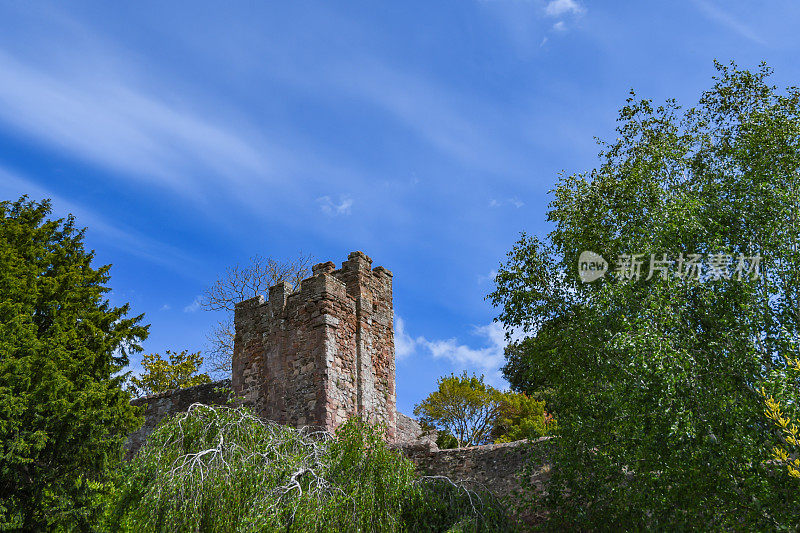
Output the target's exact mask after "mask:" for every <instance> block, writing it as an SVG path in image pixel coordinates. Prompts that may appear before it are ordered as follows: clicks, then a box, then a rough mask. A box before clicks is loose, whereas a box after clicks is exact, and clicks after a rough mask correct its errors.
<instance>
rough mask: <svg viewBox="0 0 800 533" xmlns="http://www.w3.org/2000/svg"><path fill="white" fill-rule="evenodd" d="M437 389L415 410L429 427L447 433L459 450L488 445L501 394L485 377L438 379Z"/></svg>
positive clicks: (464, 374) (448, 377)
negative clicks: (466, 447) (462, 447)
mask: <svg viewBox="0 0 800 533" xmlns="http://www.w3.org/2000/svg"><path fill="white" fill-rule="evenodd" d="M437 384H438V388H437V389H436V390H435V391H433V392H432V393H431V394H430V395H428V397H427V398H425V400H423V401H422V402H421V403H420V404H419V405H417V406H416V407H414V414H415V415H416V416H419V417H420V422H421V423H422V424H423V425H424V426H426V427H434V428H437V429H438V430H442V431H446V432H447V433H449V434H450V435H452V436H453V437H455V439H456V441H457V443H458V446H459V447H461V446H475V445H478V444H484V443H486V442H488V440H489V437H490V436H491V431H492V425H493V423H494V419H495V416H496V415H497V411H498V409H499V408H500V402H499V398H498V391H497V390H496V389H495V388H494V387H492V386H491V385H487V384H486V383H484V382H483V376H481V377H477V376H475V375H474V374H473V375H472V376H470V375H467V372H466V371H465V372H464V373H463V374H462V375H460V376H456V375H455V374H451V375H449V376H444V377H441V378H439V380H438V381H437Z"/></svg>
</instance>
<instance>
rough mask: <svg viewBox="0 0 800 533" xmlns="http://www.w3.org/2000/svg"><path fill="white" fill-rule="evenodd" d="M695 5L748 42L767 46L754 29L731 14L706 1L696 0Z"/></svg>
mask: <svg viewBox="0 0 800 533" xmlns="http://www.w3.org/2000/svg"><path fill="white" fill-rule="evenodd" d="M695 5H697V7H699V8H700V10H701V11H702V12H703V13H705V15H706V16H707V17H708V18H710V19H711V20H714V21H716V22H718V23H720V24H722V25H723V26H725V27H727V28H728V29H730V30H732V31H733V32H734V33H737V34H739V35H740V36H742V37H744V38H745V39H747V40H748V41H751V42H754V43H756V44H761V45H763V44H766V43H765V42H764V40H763V39H762V38H761V37H760V36H759V35H758V34H756V32H755V31H753V29H752V28H750V27H749V26H747V25H746V24H744V23H742V22H741V21H739V20H737V19H736V18H734V17H733V16H732V15H731V14H730V13H728V12H727V11H724V10H722V9H720V8H719V7H717V6H715V5H714V4H712V3H711V2H706V1H705V0H695Z"/></svg>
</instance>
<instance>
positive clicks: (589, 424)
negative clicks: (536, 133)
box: [490, 64, 800, 530]
mask: <svg viewBox="0 0 800 533" xmlns="http://www.w3.org/2000/svg"><path fill="white" fill-rule="evenodd" d="M716 66H717V68H718V72H719V73H718V75H717V77H715V82H714V85H713V87H712V88H711V89H710V90H709V91H707V92H705V93H704V94H703V95H702V98H701V99H700V102H699V104H698V106H696V107H695V108H692V109H688V110H685V111H683V110H681V109H680V108H679V107H678V106H677V104H676V103H675V102H674V101H668V102H666V103H665V104H664V105H662V106H654V105H653V104H652V102H651V101H649V100H643V99H638V98H636V96H635V95H633V94H632V95H631V97H630V98H629V99H628V101H627V103H626V105H625V106H624V107H623V108H622V110H621V111H620V117H619V122H620V124H619V127H618V129H617V131H618V137H617V139H616V140H615V141H614V142H612V143H610V144H604V145H603V148H602V151H601V153H600V165H599V166H598V168H596V169H595V170H593V171H591V172H590V173H585V174H578V175H571V176H564V177H562V178H561V179H560V180H559V183H558V185H557V187H556V189H555V190H554V191H553V193H554V196H553V201H552V203H551V204H550V210H549V212H548V215H547V219H548V221H550V222H551V223H552V224H553V230H552V231H551V233H550V234H549V235H548V237H547V238H546V239H544V240H541V239H538V238H536V237H531V236H528V235H525V234H523V235H522V237H521V239H520V240H519V241H518V242H517V243H516V245H515V246H514V248H513V249H512V250H511V251H510V252H509V254H508V258H507V261H506V263H505V264H504V265H503V266H502V268H501V270H500V271H499V274H498V276H497V278H496V283H497V287H496V290H495V291H494V292H493V293H492V294H491V295H490V298H491V299H492V301H493V303H494V304H496V305H498V306H499V307H500V315H499V320H500V321H502V322H503V323H504V324H506V326H507V327H509V328H510V329H517V330H522V331H524V332H526V333H527V334H528V336H529V340H528V341H525V342H523V343H520V344H519V345H516V346H515V347H514V348H512V349H510V350H509V351H508V352H507V356H508V362H507V365H506V367H505V369H504V371H505V372H506V377H507V378H508V379H509V381H510V382H511V383H512V385H513V386H514V387H515V389H516V390H521V391H528V392H536V390H538V389H539V388H547V389H549V390H550V391H551V392H550V394H549V399H548V405H549V407H550V408H551V409H552V411H553V413H554V415H555V416H556V418H557V419H558V423H559V436H560V438H558V439H555V440H554V441H552V448H553V449H552V453H553V456H552V463H553V465H554V466H553V476H552V480H551V486H550V490H549V491H548V494H549V496H548V501H547V503H548V505H549V506H550V507H551V508H552V509H553V510H554V512H553V513H552V514H551V519H552V522H551V523H552V525H553V527H573V528H575V527H578V528H581V527H583V528H587V527H594V526H596V525H597V524H611V523H615V524H618V525H619V526H620V527H626V528H657V529H662V528H665V529H701V530H705V529H712V530H718V529H742V528H744V529H751V530H753V529H757V530H773V529H779V528H784V527H787V526H788V527H795V526H796V525H797V515H796V509H797V508H798V507H797V506H798V494H799V492H798V490H797V489H798V485H797V484H796V482H795V480H793V479H792V478H791V476H789V475H788V474H786V472H785V470H784V471H782V472H778V471H776V465H775V463H774V461H769V459H771V454H772V448H773V446H774V443H775V441H776V438H777V434H776V433H777V432H776V431H775V428H774V425H773V424H771V423H770V421H769V420H768V419H767V417H766V416H765V414H764V399H763V396H762V395H761V393H760V387H764V389H765V394H768V395H774V397H775V398H777V400H776V401H780V400H781V399H785V400H786V401H785V402H784V405H787V406H796V405H797V403H798V402H797V398H796V391H797V387H796V383H795V387H794V388H792V387H786V386H784V385H783V383H784V381H785V380H783V376H785V375H786V362H785V361H786V360H785V355H786V353H787V352H789V351H790V350H791V349H792V346H793V343H794V341H795V340H796V339H797V338H798V331H800V330H798V326H799V325H800V314H798V313H797V302H798V301H800V300H798V296H800V293H799V292H798V291H800V283H798V276H800V247H798V244H799V242H798V231H800V226H798V224H797V221H798V214H800V201H799V198H800V197H799V196H798V194H800V90H798V89H796V88H790V89H788V90H787V91H784V92H779V91H778V90H777V89H776V88H775V87H773V86H770V85H768V84H767V79H768V77H769V75H770V70H769V69H768V68H767V67H766V66H762V67H761V69H760V70H758V71H756V72H750V71H747V70H740V69H738V68H737V67H736V66H735V65H732V66H723V65H720V64H717V65H716ZM586 250H591V251H594V252H597V253H600V254H601V255H602V256H603V257H605V258H606V259H609V260H611V261H612V262H613V263H614V264H616V266H617V267H620V266H624V263H625V262H626V258H627V261H628V262H629V263H630V264H631V265H632V264H633V263H632V262H631V261H630V260H631V256H633V255H636V254H641V256H640V257H638V258H637V259H639V260H641V261H642V262H643V263H644V264H643V266H642V276H641V277H640V278H639V279H628V276H625V275H624V274H625V269H624V268H621V269H619V270H618V271H616V272H614V271H613V270H615V269H613V268H612V272H610V273H609V275H607V276H606V277H605V278H604V279H603V280H602V281H597V282H594V283H581V282H580V280H579V275H578V274H579V272H578V259H579V254H581V252H582V251H586ZM664 253H666V254H667V255H668V256H669V257H668V259H672V260H673V261H674V262H673V263H672V264H671V265H669V264H668V263H666V264H665V266H667V267H668V269H667V270H665V271H660V270H655V271H652V272H654V275H653V276H652V277H650V279H645V278H646V277H647V276H648V269H649V266H650V262H651V261H654V263H653V264H654V266H657V265H658V264H657V263H655V261H658V260H663V259H664V256H663V255H662V254H664ZM651 254H653V255H651ZM689 254H704V256H705V258H706V259H707V260H708V259H709V258H710V257H711V256H710V255H709V254H722V255H720V256H719V259H720V260H721V261H722V262H725V261H730V263H731V264H730V265H729V266H728V267H727V269H726V271H727V272H728V274H727V275H721V276H720V275H714V273H710V272H708V271H705V272H704V273H703V274H702V275H701V276H700V277H699V278H700V279H691V278H693V277H694V276H692V275H689V274H688V273H687V269H686V264H685V260H686V259H688V258H689V257H690V255H689ZM740 258H741V259H742V260H743V265H744V266H746V267H747V268H750V267H752V266H754V265H755V263H756V261H757V260H758V258H760V260H761V261H760V267H761V268H760V274H761V275H760V276H754V275H753V274H754V272H749V273H748V274H747V275H745V276H739V275H736V274H734V275H731V273H735V265H736V264H737V263H738V259H740ZM681 259H683V260H684V263H683V264H681V263H680V260H681ZM705 266H706V268H707V267H708V261H706V264H705ZM662 272H663V277H662ZM739 278H741V279H739ZM754 278H755V279H754ZM529 388H530V389H529ZM792 390H794V391H795V392H794V393H793V392H792ZM792 394H795V397H794V398H792V397H791V395H792ZM787 408H788V407H787ZM795 409H796V407H795ZM783 474H786V475H783Z"/></svg>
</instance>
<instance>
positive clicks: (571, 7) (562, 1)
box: [544, 0, 583, 17]
mask: <svg viewBox="0 0 800 533" xmlns="http://www.w3.org/2000/svg"><path fill="white" fill-rule="evenodd" d="M544 12H545V14H547V15H548V16H550V17H560V16H561V15H566V14H570V13H571V14H573V15H580V14H581V13H583V7H582V6H581V5H580V4H578V3H577V2H576V1H575V0H551V1H550V2H548V3H547V5H546V6H545V8H544Z"/></svg>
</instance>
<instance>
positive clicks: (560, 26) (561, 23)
mask: <svg viewBox="0 0 800 533" xmlns="http://www.w3.org/2000/svg"><path fill="white" fill-rule="evenodd" d="M553 30H554V31H566V30H567V26H566V24H564V21H563V20H559V21H558V22H556V23H555V24H553Z"/></svg>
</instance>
